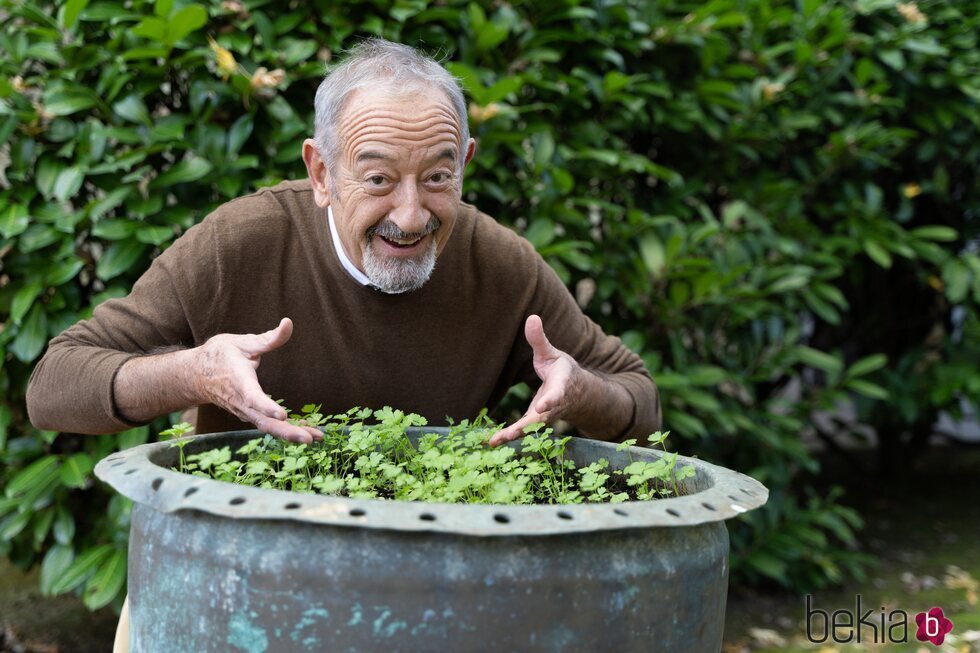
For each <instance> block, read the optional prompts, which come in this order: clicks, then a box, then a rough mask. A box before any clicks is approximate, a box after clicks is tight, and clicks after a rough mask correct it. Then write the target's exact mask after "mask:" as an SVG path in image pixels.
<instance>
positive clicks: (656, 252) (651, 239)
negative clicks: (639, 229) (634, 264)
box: [640, 233, 667, 277]
mask: <svg viewBox="0 0 980 653" xmlns="http://www.w3.org/2000/svg"><path fill="white" fill-rule="evenodd" d="M640 256H641V257H642V258H643V263H644V265H646V266H647V270H648V271H649V272H650V274H652V275H653V276H654V277H660V276H661V275H662V274H663V271H664V265H665V264H666V262H667V255H666V252H665V251H664V244H663V242H661V240H660V238H658V237H657V235H656V234H653V233H648V234H647V235H645V236H643V237H642V238H641V239H640Z"/></svg>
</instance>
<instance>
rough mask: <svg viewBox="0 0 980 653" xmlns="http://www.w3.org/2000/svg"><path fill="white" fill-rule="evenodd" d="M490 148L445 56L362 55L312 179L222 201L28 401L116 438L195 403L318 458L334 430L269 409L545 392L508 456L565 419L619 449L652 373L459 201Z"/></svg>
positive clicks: (32, 407)
mask: <svg viewBox="0 0 980 653" xmlns="http://www.w3.org/2000/svg"><path fill="white" fill-rule="evenodd" d="M475 149H476V144H475V141H474V140H473V139H472V138H470V135H469V130H468V126H467V114H466V105H465V101H464V99H463V94H462V92H461V91H460V88H459V86H458V85H457V83H456V82H455V80H454V79H453V78H452V76H450V75H449V74H448V73H447V72H446V71H445V70H444V69H443V68H442V67H441V66H440V65H439V64H438V63H437V62H435V61H433V60H432V59H429V58H427V57H425V56H422V55H420V54H419V53H417V52H416V51H415V50H413V49H412V48H409V47H406V46H402V45H397V44H393V43H389V42H386V41H381V40H370V41H365V42H363V43H361V44H360V45H358V46H356V47H355V48H354V49H353V50H352V51H351V52H350V53H349V56H348V57H347V58H346V60H345V61H344V62H343V63H342V64H341V65H339V66H337V67H336V68H335V69H334V70H333V71H332V72H331V73H330V74H329V75H328V76H327V78H326V79H325V80H324V81H323V83H322V84H321V85H320V88H319V90H318V92H317V96H316V133H315V138H314V139H312V140H310V139H308V140H306V141H305V142H304V144H303V160H304V161H305V163H306V167H307V171H308V173H309V180H304V181H291V182H284V183H281V184H279V185H277V186H274V187H271V188H265V189H262V190H260V191H258V192H256V193H254V194H252V195H249V196H247V197H243V198H239V199H236V200H234V201H231V202H229V203H227V204H225V205H223V206H221V207H219V208H218V209H217V210H216V211H214V213H212V214H211V215H210V216H208V217H207V218H206V219H205V220H204V221H203V222H202V223H201V224H199V225H197V226H195V227H193V228H191V229H190V230H188V231H187V233H186V234H184V235H183V236H182V237H181V238H179V239H178V240H177V241H176V242H175V243H174V244H173V245H172V246H171V247H170V248H169V249H167V250H166V251H165V252H164V253H163V254H161V255H160V256H159V257H158V258H157V259H156V260H155V261H154V262H153V265H152V266H151V267H150V269H149V270H148V271H147V272H146V273H145V274H144V275H143V276H142V278H140V279H139V281H137V282H136V284H135V285H134V286H133V290H132V292H131V293H130V295H129V296H128V297H126V298H124V299H115V300H110V301H107V302H105V303H103V304H102V305H100V306H99V307H98V308H96V310H95V312H94V313H93V316H92V319H91V320H86V321H83V322H80V323H79V324H76V325H75V326H73V327H71V328H70V329H68V330H66V331H65V332H64V333H63V334H61V335H59V336H58V337H56V338H54V339H53V340H52V341H51V343H50V346H49V348H48V351H47V353H46V354H45V356H44V358H43V359H42V360H41V362H40V363H39V364H38V365H37V368H36V369H35V371H34V374H33V376H32V378H31V382H30V386H29V388H28V395H27V400H28V410H29V413H30V417H31V420H32V422H33V423H34V424H35V425H36V426H38V427H40V428H44V429H52V430H61V431H72V432H81V433H108V432H114V431H119V430H123V429H127V428H131V427H133V426H135V425H138V424H142V423H146V422H148V421H149V420H152V419H153V418H155V417H157V416H159V415H163V414H165V413H169V412H172V411H176V410H180V409H183V408H186V407H189V406H200V408H199V411H198V417H197V425H196V426H197V431H198V432H201V433H203V432H210V431H220V430H229V429H236V428H241V427H242V423H243V422H244V423H249V424H254V425H255V426H257V427H258V428H259V429H261V430H263V431H265V432H268V433H271V434H273V435H276V436H278V437H280V438H283V439H286V440H292V441H297V442H310V441H312V440H315V439H317V438H318V437H320V434H319V432H317V431H316V430H315V429H307V428H302V427H299V426H296V425H293V424H290V423H289V422H287V421H286V412H285V411H284V410H283V408H282V407H281V406H280V405H279V404H277V403H276V402H275V401H273V400H272V399H270V396H271V397H276V398H282V399H285V402H286V404H287V405H292V406H298V405H302V404H305V403H310V402H313V403H322V404H323V411H324V412H325V413H328V414H329V413H331V412H342V411H344V410H346V409H347V408H350V407H351V406H369V407H380V406H384V405H390V406H394V407H397V408H401V409H404V410H406V411H411V412H417V413H420V414H421V415H423V416H425V417H427V418H428V419H429V421H430V423H439V424H441V423H443V421H444V420H445V418H446V417H447V416H449V417H453V418H455V419H457V420H458V419H462V418H466V417H472V416H474V415H476V414H477V413H478V412H479V410H480V409H481V408H483V407H484V406H491V407H492V406H494V405H496V404H497V403H498V402H499V401H500V399H501V398H502V397H503V396H504V394H505V393H506V392H507V390H508V388H510V387H511V386H512V385H514V384H515V383H518V382H521V381H526V382H529V383H532V384H535V385H537V384H538V383H540V387H539V388H538V390H537V393H536V394H535V396H534V398H533V399H532V400H531V403H530V407H529V408H528V410H527V412H526V413H525V414H524V416H523V417H522V418H521V419H520V420H518V421H516V422H515V423H513V424H511V425H509V426H508V427H507V428H504V429H502V430H501V431H499V432H498V433H496V434H495V435H494V436H493V438H492V440H491V442H490V443H491V444H493V445H497V444H500V443H502V442H506V441H508V440H513V439H514V438H517V437H519V436H520V435H521V434H522V433H523V428H524V427H525V426H527V425H528V424H531V423H534V422H553V421H555V420H558V419H563V420H565V421H567V422H569V423H571V424H572V425H574V426H575V427H577V428H578V429H579V430H580V431H581V432H582V433H584V434H586V435H588V436H590V437H595V438H601V439H607V440H613V439H624V438H627V437H633V436H642V435H645V434H648V433H650V432H652V431H655V430H656V429H657V428H658V426H659V422H660V409H659V403H658V398H657V391H656V388H655V387H654V384H653V382H652V380H651V379H650V377H649V375H648V374H647V372H646V370H645V369H644V366H643V364H642V362H641V361H640V359H639V358H638V357H637V356H636V355H635V354H633V353H632V352H630V351H629V350H628V349H626V348H625V347H624V346H623V345H622V343H621V342H620V341H619V339H618V338H614V337H610V336H607V335H605V334H603V333H602V331H601V330H600V329H599V327H598V326H596V325H595V324H594V323H593V322H592V321H591V320H589V318H587V317H586V316H585V315H583V314H582V312H581V311H580V310H579V308H578V306H577V305H576V303H575V302H574V300H573V299H572V297H571V295H570V294H569V293H568V291H567V290H566V288H565V287H564V286H563V285H562V283H561V282H560V280H559V279H558V277H557V276H556V275H555V274H554V273H553V272H552V270H551V269H550V268H549V267H548V265H547V264H546V263H545V262H544V261H543V260H542V259H541V257H540V256H539V255H538V254H537V253H536V252H535V251H534V248H533V247H532V246H531V245H530V243H528V242H527V241H526V240H524V239H522V238H520V237H519V236H517V235H515V234H514V233H513V232H511V231H510V230H508V229H506V228H504V227H502V226H500V225H498V224H497V223H496V222H495V221H494V220H493V219H492V218H490V217H488V216H487V215H484V214H482V213H480V212H479V211H477V210H476V209H475V208H474V207H472V206H469V205H467V204H464V203H462V202H461V191H462V184H463V171H464V169H465V167H466V164H467V163H468V162H469V161H470V160H471V159H472V157H473V154H474V151H475ZM287 316H288V317H287ZM276 321H278V326H276V327H275V328H273V329H271V330H267V329H268V327H269V326H270V324H275V323H276ZM546 333H547V335H546ZM260 363H261V364H260Z"/></svg>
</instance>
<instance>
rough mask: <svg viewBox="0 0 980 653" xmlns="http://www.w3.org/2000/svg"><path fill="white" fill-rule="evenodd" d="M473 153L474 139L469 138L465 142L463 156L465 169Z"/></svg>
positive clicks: (474, 148) (474, 151)
mask: <svg viewBox="0 0 980 653" xmlns="http://www.w3.org/2000/svg"><path fill="white" fill-rule="evenodd" d="M474 154H476V139H474V138H471V139H470V142H469V143H467V144H466V156H465V157H463V169H464V170H465V169H466V166H467V165H469V162H470V160H471V159H472V158H473V155H474Z"/></svg>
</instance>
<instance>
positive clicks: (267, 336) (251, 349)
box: [241, 317, 293, 356]
mask: <svg viewBox="0 0 980 653" xmlns="http://www.w3.org/2000/svg"><path fill="white" fill-rule="evenodd" d="M292 335H293V321H292V320H290V319H289V318H288V317H284V318H282V320H280V321H279V325H278V326H277V327H276V328H274V329H269V330H268V331H265V332H263V333H257V334H251V335H249V336H246V338H247V339H246V340H245V341H244V342H243V343H242V344H241V347H242V349H243V350H245V351H246V352H248V353H249V354H250V355H252V356H256V355H261V354H264V353H266V352H270V351H273V350H274V349H278V348H279V347H282V346H283V345H284V344H286V343H287V342H288V341H289V338H290V337H291V336H292Z"/></svg>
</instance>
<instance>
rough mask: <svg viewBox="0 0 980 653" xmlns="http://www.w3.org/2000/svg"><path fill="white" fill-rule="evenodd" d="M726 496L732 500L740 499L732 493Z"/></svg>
mask: <svg viewBox="0 0 980 653" xmlns="http://www.w3.org/2000/svg"><path fill="white" fill-rule="evenodd" d="M728 498H729V499H731V500H732V501H740V499H739V498H738V497H737V496H735V495H734V494H729V495H728Z"/></svg>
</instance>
